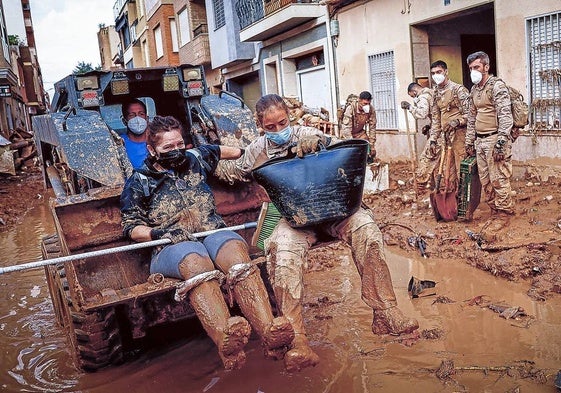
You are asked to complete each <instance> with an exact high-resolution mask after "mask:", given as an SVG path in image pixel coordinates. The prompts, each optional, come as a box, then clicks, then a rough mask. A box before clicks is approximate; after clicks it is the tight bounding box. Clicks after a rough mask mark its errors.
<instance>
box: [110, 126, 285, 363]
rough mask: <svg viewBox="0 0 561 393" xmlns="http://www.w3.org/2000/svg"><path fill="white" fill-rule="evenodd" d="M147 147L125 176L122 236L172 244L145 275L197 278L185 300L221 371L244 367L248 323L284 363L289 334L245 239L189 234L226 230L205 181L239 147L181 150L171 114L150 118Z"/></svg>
mask: <svg viewBox="0 0 561 393" xmlns="http://www.w3.org/2000/svg"><path fill="white" fill-rule="evenodd" d="M147 146H148V152H149V157H148V158H147V159H146V160H145V161H144V164H143V165H142V167H140V168H139V169H135V170H134V172H133V174H132V175H131V176H130V177H129V178H128V179H127V181H126V183H125V186H124V189H123V192H122V194H121V217H122V225H123V233H124V235H125V236H126V237H127V238H130V239H132V240H135V241H139V242H140V241H149V240H156V239H161V238H169V239H171V241H172V244H169V245H166V246H164V247H163V248H161V249H155V250H154V253H153V255H152V260H151V264H150V273H161V274H163V275H164V276H166V277H174V278H178V279H183V280H189V279H195V281H198V280H200V282H201V283H200V284H198V285H195V287H194V288H192V289H191V290H190V291H189V292H188V295H187V297H188V300H189V302H190V303H191V306H192V307H193V309H194V311H195V313H196V314H197V316H198V317H199V320H200V322H201V324H202V326H203V327H204V329H205V330H206V332H207V333H208V335H209V337H210V338H211V339H212V340H213V341H214V342H215V343H216V345H217V347H218V353H219V355H220V358H221V359H222V361H223V364H224V367H225V368H226V369H237V368H240V367H241V366H243V364H244V362H245V352H244V349H243V348H244V346H245V344H246V343H247V341H248V338H249V335H250V332H251V328H250V325H251V327H252V328H253V329H254V330H255V331H256V333H257V334H258V336H259V337H260V338H261V341H262V344H263V347H264V351H265V356H267V357H269V358H272V359H282V357H283V356H284V353H285V352H286V350H287V349H288V346H289V345H290V344H291V343H292V340H293V339H294V330H293V329H292V325H291V324H290V322H289V321H288V319H287V318H285V317H278V318H274V317H273V313H272V310H271V305H270V301H269V297H268V295H267V290H266V288H265V285H264V283H263V281H262V279H261V275H260V273H259V271H258V268H256V266H255V265H253V264H251V262H250V261H251V258H250V256H249V253H248V246H247V243H246V242H245V240H244V239H243V238H242V237H241V236H240V235H238V234H237V233H235V232H233V231H229V230H224V231H220V232H216V233H214V234H211V235H209V236H207V237H205V238H204V240H202V241H197V239H194V238H192V236H191V234H192V233H196V232H204V231H210V230H213V229H218V228H223V227H225V226H226V225H225V223H224V221H223V219H222V217H221V216H220V215H218V214H217V212H216V205H215V202H214V196H213V194H212V191H211V188H210V187H209V185H208V184H207V182H206V181H207V178H208V177H209V176H210V175H211V174H212V173H213V172H214V170H215V169H216V167H217V164H218V161H219V160H220V159H225V160H231V159H237V158H239V157H240V156H241V155H242V152H243V150H242V149H239V148H237V147H230V146H219V145H202V146H199V147H197V148H196V149H190V150H186V149H185V142H184V140H183V134H182V128H181V124H180V123H179V121H177V120H176V119H175V118H174V117H172V116H167V117H162V116H155V117H154V119H153V120H152V121H151V122H150V125H149V127H148V136H147ZM224 274H225V275H226V276H227V281H228V282H231V283H232V285H231V287H232V294H233V298H234V299H235V301H236V303H237V304H238V306H239V307H240V309H241V310H242V313H243V314H244V316H245V318H243V317H239V316H234V317H233V316H230V312H229V310H228V307H227V305H226V303H225V300H224V296H223V294H222V292H221V289H220V284H219V282H218V279H219V278H220V277H221V276H223V275H224ZM246 318H247V319H246ZM248 321H249V323H248Z"/></svg>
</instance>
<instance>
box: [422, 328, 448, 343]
mask: <svg viewBox="0 0 561 393" xmlns="http://www.w3.org/2000/svg"><path fill="white" fill-rule="evenodd" d="M442 336H444V331H443V330H442V329H440V328H432V329H424V330H423V331H422V332H421V337H422V338H424V339H425V340H438V339H439V338H442Z"/></svg>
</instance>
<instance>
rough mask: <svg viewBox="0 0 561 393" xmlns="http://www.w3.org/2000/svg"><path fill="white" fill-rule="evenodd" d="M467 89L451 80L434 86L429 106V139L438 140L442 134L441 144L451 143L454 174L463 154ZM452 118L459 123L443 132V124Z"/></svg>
mask: <svg viewBox="0 0 561 393" xmlns="http://www.w3.org/2000/svg"><path fill="white" fill-rule="evenodd" d="M468 99H469V91H468V89H467V88H466V87H465V86H463V85H460V84H459V83H456V82H452V81H451V80H449V81H448V83H446V85H445V86H442V87H441V86H438V85H437V86H436V87H435V89H434V101H433V104H432V107H431V116H432V123H431V132H430V137H429V141H438V139H439V138H440V137H441V135H443V137H444V140H442V141H440V143H441V144H442V145H444V144H446V145H450V143H451V144H452V151H453V152H454V160H455V163H456V174H457V175H458V174H459V173H460V163H461V161H462V159H463V158H464V155H465V138H466V124H467V114H468V105H469V101H468ZM452 120H458V121H459V125H458V127H456V129H455V130H452V131H449V132H443V131H444V130H445V126H446V125H447V124H448V123H449V122H450V121H452Z"/></svg>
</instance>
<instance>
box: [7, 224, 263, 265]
mask: <svg viewBox="0 0 561 393" xmlns="http://www.w3.org/2000/svg"><path fill="white" fill-rule="evenodd" d="M256 226H257V223H256V222H248V223H245V224H240V225H234V226H231V227H225V228H218V229H213V230H210V231H205V232H197V233H193V234H192V236H193V237H197V238H198V237H205V236H208V235H212V234H213V233H216V232H220V231H226V230H230V231H239V230H242V229H249V228H255V227H256ZM169 243H171V240H170V239H166V238H164V239H158V240H150V241H148V242H141V243H133V244H128V245H126V246H119V247H112V248H106V249H105V250H96V251H89V252H85V253H82V254H74V255H67V256H64V257H58V258H52V259H44V260H41V261H36V262H28V263H23V264H21V265H12V266H6V267H0V274H4V273H10V272H15V271H19V270H26V269H34V268H38V267H42V266H48V265H56V264H58V263H63V262H72V261H76V260H78V259H85V258H94V257H100V256H103V255H108V254H116V253H119V252H124V251H132V250H138V249H141V248H148V247H155V246H162V245H165V244H169Z"/></svg>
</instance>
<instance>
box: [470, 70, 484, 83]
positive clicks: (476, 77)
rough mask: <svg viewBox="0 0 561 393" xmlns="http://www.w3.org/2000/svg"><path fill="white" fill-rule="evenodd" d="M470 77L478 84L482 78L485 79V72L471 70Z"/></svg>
mask: <svg viewBox="0 0 561 393" xmlns="http://www.w3.org/2000/svg"><path fill="white" fill-rule="evenodd" d="M469 77H470V78H471V81H472V82H473V83H474V84H476V85H477V84H478V83H479V82H481V79H483V74H482V73H481V72H479V71H477V70H471V72H470V73H469Z"/></svg>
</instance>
